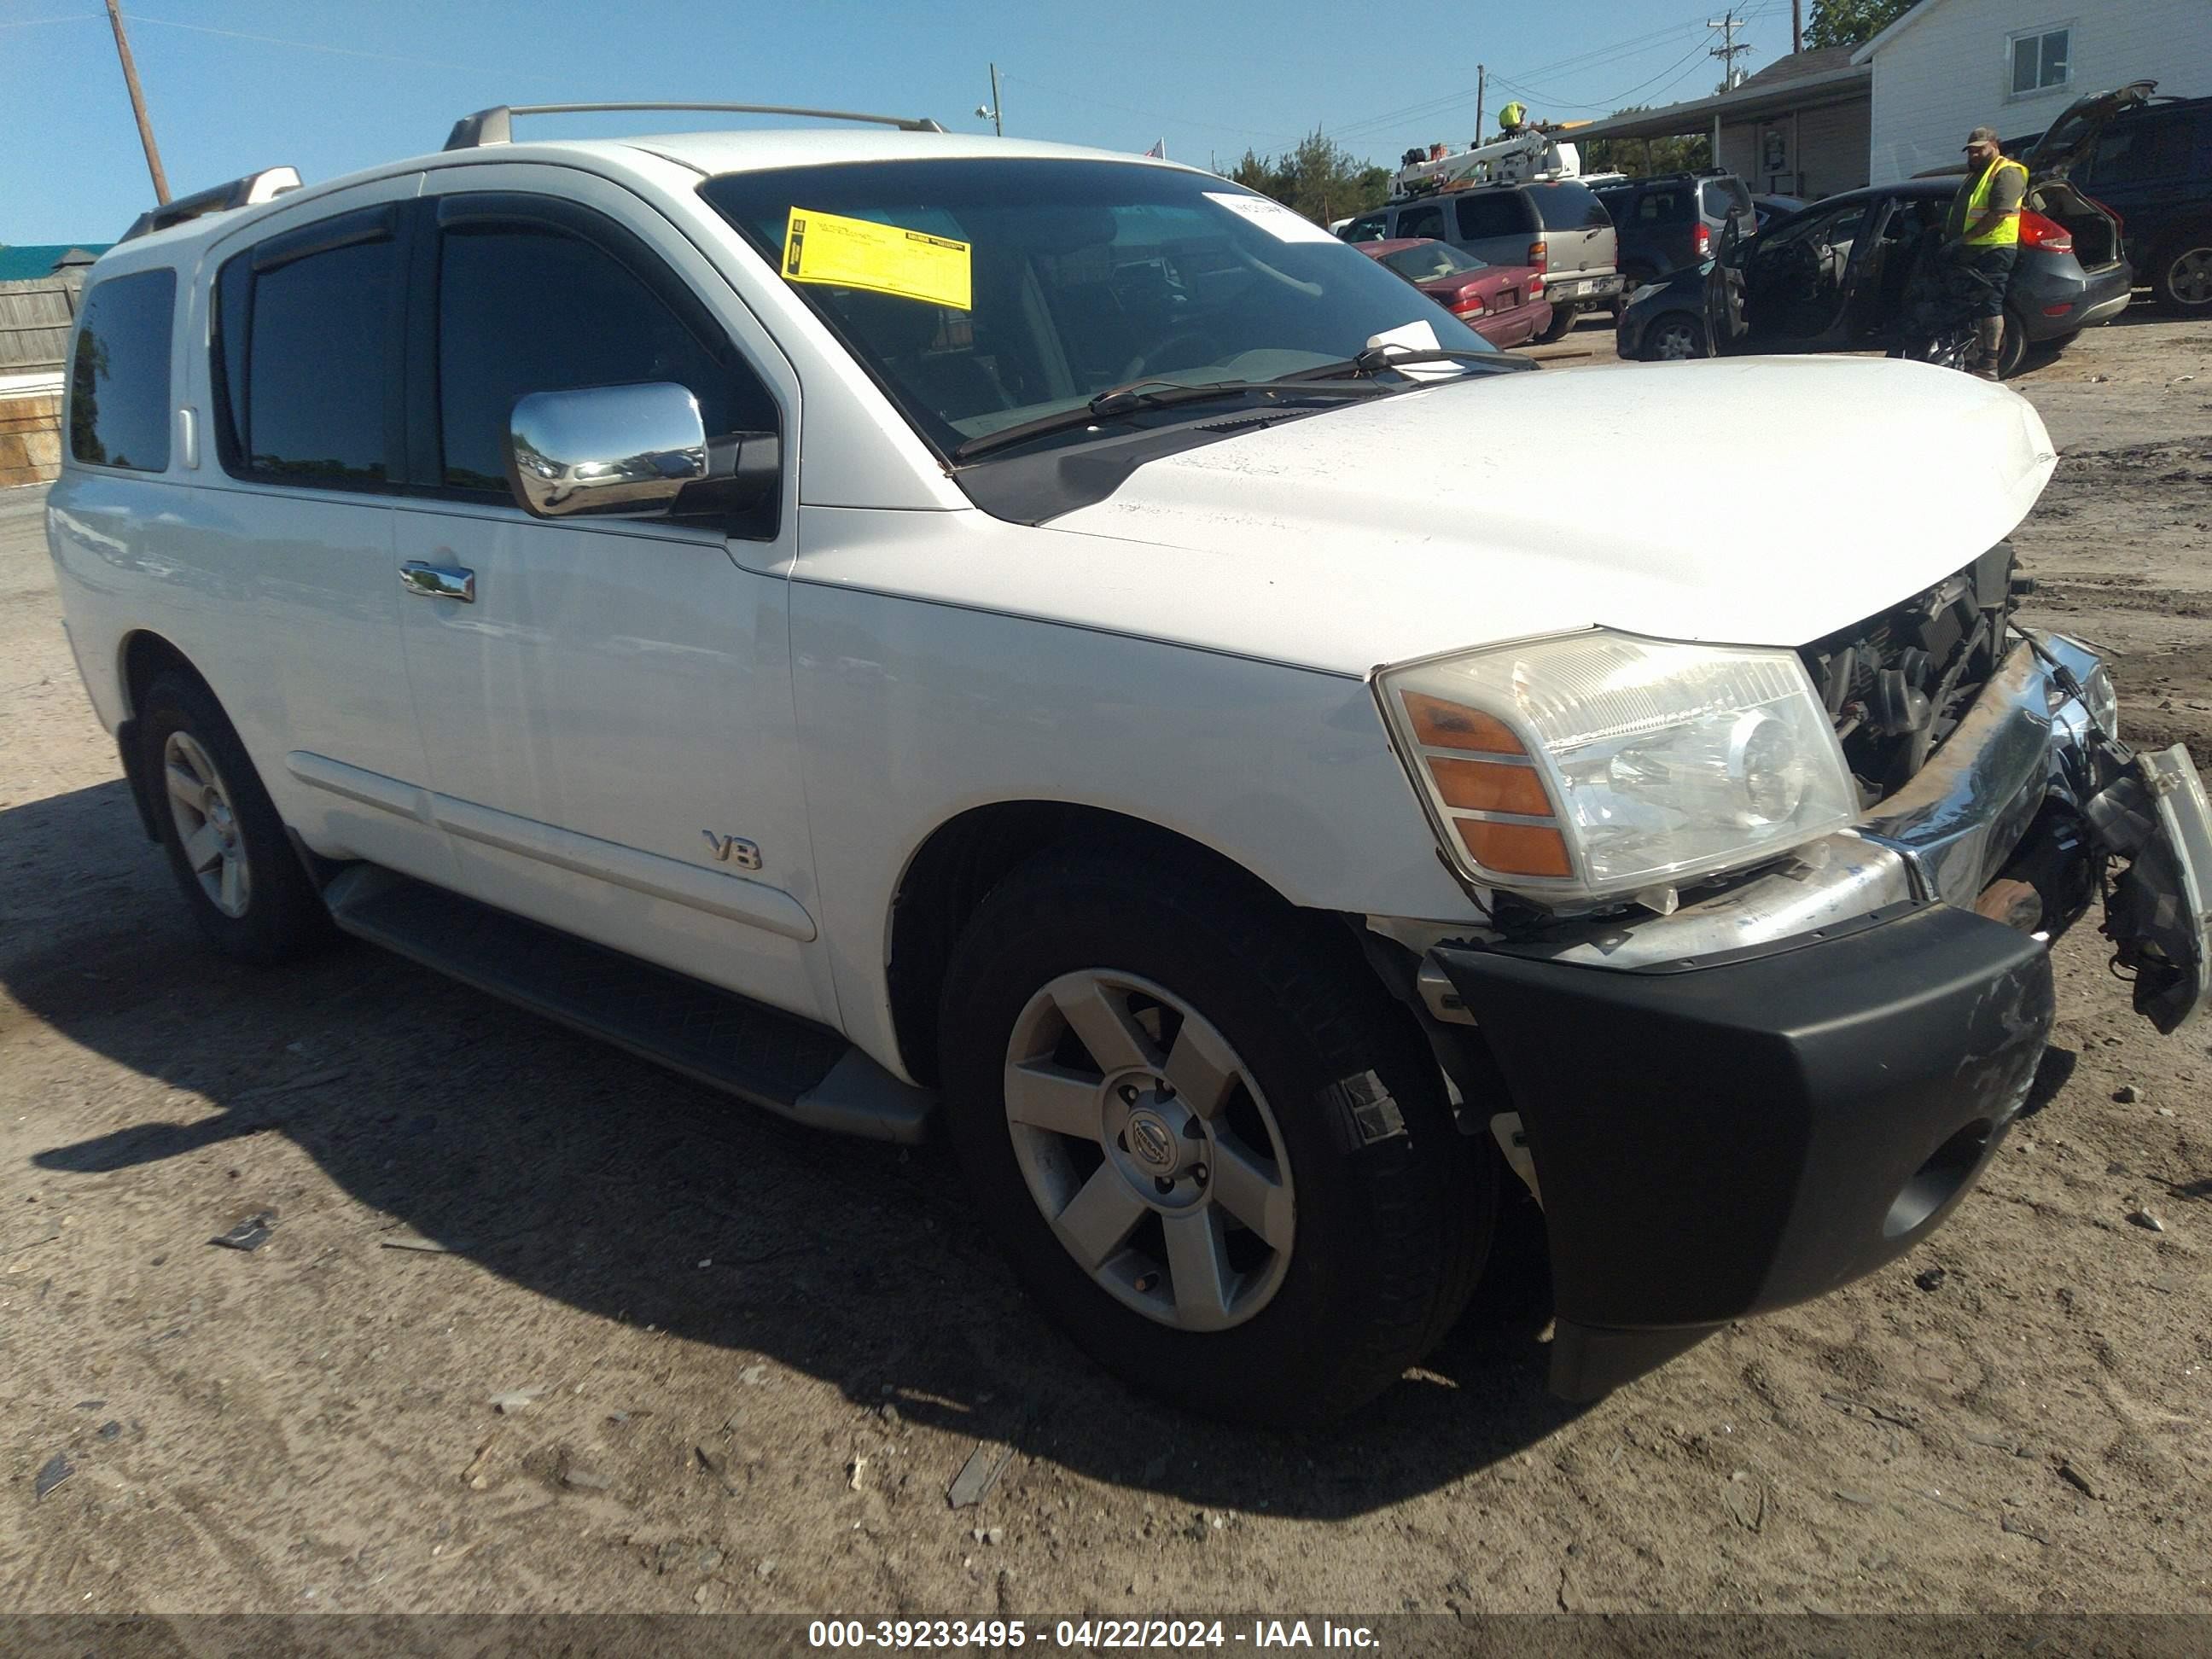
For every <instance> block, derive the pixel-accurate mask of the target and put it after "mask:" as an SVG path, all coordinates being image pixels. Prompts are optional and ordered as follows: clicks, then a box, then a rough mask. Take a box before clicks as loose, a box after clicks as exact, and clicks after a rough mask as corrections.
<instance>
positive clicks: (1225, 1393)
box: [940, 853, 1496, 1426]
mask: <svg viewBox="0 0 2212 1659" xmlns="http://www.w3.org/2000/svg"><path fill="white" fill-rule="evenodd" d="M940 1042H941V1048H940V1052H941V1053H942V1054H943V1055H944V1070H945V1079H944V1080H945V1107H946V1115H947V1119H948V1122H949V1127H950V1129H951V1139H952V1144H953V1148H954V1151H955V1152H956V1153H957V1157H958V1158H959V1160H960V1164H961V1165H962V1168H963V1171H964V1173H965V1175H966V1176H967V1180H968V1183H969V1188H970V1190H971V1192H972V1193H973V1194H974V1195H975V1200H976V1202H977V1205H978V1206H979V1207H980V1208H981V1211H982V1212H983V1217H984V1219H985V1221H986V1222H987V1225H989V1226H990V1228H991V1229H992V1231H994V1233H995V1234H996V1235H997V1237H998V1239H999V1242H1000V1244H1001V1245H1002V1246H1003V1247H1004V1248H1005V1249H1006V1253H1007V1255H1009V1257H1010V1258H1011V1259H1012V1263H1013V1266H1014V1268H1015V1271H1016V1272H1017V1273H1018V1275H1019V1276H1020V1277H1021V1279H1023V1280H1024V1283H1025V1284H1026V1285H1027V1286H1028V1288H1029V1290H1030V1292H1031V1294H1033V1295H1034V1296H1035V1297H1036V1298H1037V1300H1038V1302H1039V1303H1040V1304H1041V1305H1042V1307H1043V1308H1044V1310H1046V1311H1047V1313H1048V1315H1050V1316H1052V1317H1053V1318H1054V1320H1056V1321H1057V1322H1059V1323H1060V1325H1061V1326H1062V1327H1063V1328H1065V1329H1066V1331H1067V1333H1068V1334H1070V1335H1071V1336H1072V1337H1073V1339H1074V1340H1076V1341H1077V1342H1078V1343H1079V1344H1080V1345H1081V1346H1083V1347H1084V1348H1085V1349H1086V1350H1087V1351H1088V1352H1090V1353H1091V1355H1092V1357H1093V1358H1096V1359H1097V1360H1098V1361H1099V1362H1100V1363H1101V1364H1104V1365H1105V1366H1107V1367H1108V1368H1109V1369H1110V1370H1115V1371H1116V1372H1118V1373H1120V1374H1121V1376H1122V1377H1123V1378H1125V1379H1126V1380H1127V1382H1129V1383H1132V1384H1133V1386H1135V1387H1137V1388H1139V1389H1145V1390H1146V1391H1148V1392H1151V1393H1154V1394H1159V1395H1166V1396H1167V1397H1169V1398H1170V1399H1171V1400H1173V1401H1176V1402H1177V1403H1179V1404H1182V1405H1184V1406H1187V1407H1192V1408H1194V1409H1195V1410H1199V1411H1201V1412H1205V1413H1209V1414H1211V1415H1213V1416H1217V1417H1222V1418H1226V1419H1238V1420H1246V1421H1255V1422H1261V1423H1267V1424H1273V1425H1285V1426H1287V1425H1304V1424H1311V1423H1316V1422H1322V1421H1326V1420H1328V1419H1331V1418H1334V1417H1339V1416H1341V1415H1342V1414H1344V1413H1346V1412H1349V1411H1351V1410H1352V1409H1353V1408H1354V1407H1357V1406H1358V1405H1359V1404H1361V1403H1362V1402H1364V1401H1366V1400H1368V1399H1369V1398H1370V1397H1371V1396H1373V1395H1376V1394H1377V1393H1379V1392H1381V1391H1382V1390H1383V1389H1384V1388H1386V1387H1388V1386H1389V1383H1391V1382H1392V1381H1393V1380H1394V1379H1395V1378H1396V1377H1397V1376H1400V1375H1401V1373H1402V1372H1403V1371H1404V1370H1405V1369H1406V1368H1407V1366H1408V1365H1410V1364H1413V1363H1414V1362H1415V1361H1416V1360H1418V1359H1419V1358H1420V1357H1421V1355H1422V1354H1423V1353H1424V1352H1425V1351H1426V1350H1427V1348H1428V1347H1429V1346H1431V1345H1432V1344H1433V1343H1434V1342H1435V1341H1436V1340H1437V1338H1438V1337H1440V1336H1441V1335H1442V1334H1443V1330H1444V1329H1445V1328H1447V1326H1448V1325H1449V1322H1451V1320H1452V1319H1453V1318H1454V1317H1455V1316H1457V1314H1458V1312H1459V1310H1460V1309H1461V1308H1462V1306H1463V1305H1464V1304H1465V1303H1466V1300H1467V1297H1468V1292H1469V1291H1470V1290H1471V1289H1472V1287H1473V1285H1474V1279H1475V1277H1476V1274H1477V1273H1478V1272H1479V1270H1480V1265H1481V1260H1482V1255H1483V1253H1484V1251H1485V1250H1486V1248H1487V1244H1488V1240H1489V1235H1490V1227H1491V1218H1492V1206H1493V1204H1494V1201H1495V1179H1496V1177H1495V1169H1494V1160H1486V1159H1484V1158H1478V1157H1476V1156H1475V1155H1474V1154H1475V1152H1480V1151H1483V1150H1486V1149H1483V1148H1480V1147H1479V1146H1474V1144H1473V1143H1471V1142H1468V1140H1466V1139H1464V1138H1463V1137H1462V1135H1461V1134H1460V1133H1459V1132H1458V1129H1457V1127H1456V1126H1455V1124H1454V1122H1453V1120H1452V1116H1451V1112H1450V1109H1449V1106H1448V1104H1447V1103H1446V1102H1445V1100H1444V1098H1443V1091H1442V1087H1441V1084H1440V1081H1439V1079H1438V1077H1437V1071H1436V1067H1435V1064H1434V1062H1433V1060H1431V1059H1430V1058H1429V1056H1428V1054H1426V1052H1425V1047H1424V1045H1423V1044H1422V1043H1421V1042H1420V1038H1419V1032H1418V1031H1417V1030H1415V1028H1414V1027H1413V1024H1412V1023H1411V1020H1410V1018H1409V1017H1408V1016H1407V1014H1406V1013H1405V1012H1404V1011H1403V1010H1402V1009H1401V1008H1399V1007H1398V1006H1396V1005H1395V1004H1394V1003H1393V1002H1392V1001H1391V1000H1390V999H1389V996H1388V994H1386V993H1385V992H1384V990H1383V987H1382V985H1381V983H1380V981H1379V980H1378V979H1377V978H1376V975H1375V974H1374V973H1373V972H1372V971H1371V970H1370V969H1369V968H1368V966H1367V965H1366V963H1364V961H1362V960H1360V958H1359V957H1358V953H1357V951H1356V950H1353V949H1352V948H1350V944H1349V941H1348V940H1347V939H1346V938H1345V937H1344V936H1343V935H1342V933H1341V932H1340V930H1339V929H1338V928H1337V927H1335V926H1334V924H1331V923H1329V922H1328V921H1320V920H1316V919H1313V918H1310V917H1307V916H1304V915H1301V914H1300V913H1298V912H1296V911H1293V910H1291V909H1290V908H1288V907H1285V906H1282V905H1281V904H1280V903H1279V902H1271V901H1270V900H1269V899H1267V897H1266V896H1261V895H1247V894H1243V893H1239V892H1237V891H1236V890H1234V889H1233V888H1231V887H1228V886H1226V885H1224V884H1217V883H1215V882H1213V881H1212V880H1210V879H1208V878H1206V877H1204V876H1200V875H1194V874H1188V873H1185V872H1182V871H1180V870H1178V869H1176V867H1175V866H1173V865H1172V864H1171V863H1170V864H1169V865H1166V866H1161V865H1158V864H1152V863H1146V862H1139V861H1138V860H1133V859H1122V858H1116V857H1113V856H1109V855H1108V854H1094V853H1068V854H1046V855H1045V856H1043V857H1042V858H1041V859H1040V860H1037V861H1036V862H1035V863H1032V864H1031V865H1030V866H1027V867H1025V868H1024V869H1023V870H1021V871H1020V872H1017V873H1016V874H1015V875H1013V876H1012V877H1010V878H1007V880H1006V882H1005V883H1003V884H1001V885H1000V887H999V888H998V889H997V890H995V891H994V892H993V893H992V895H991V896H989V897H988V898H987V900H986V901H985V902H984V903H983V904H982V906H981V908H979V910H978V911H977V913H976V915H975V919H974V921H972V922H971V924H970V925H969V927H968V929H967V931H966V933H964V934H963V937H962V939H961V941H960V943H959V945H958V946H957V948H956V950H955V952H954V957H953V961H952V963H951V970H950V972H949V974H948V975H947V979H946V984H945V1000H944V1003H943V1010H942V1017H941V1037H940Z"/></svg>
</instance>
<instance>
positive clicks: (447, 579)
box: [399, 559, 477, 605]
mask: <svg viewBox="0 0 2212 1659" xmlns="http://www.w3.org/2000/svg"><path fill="white" fill-rule="evenodd" d="M399 585H400V586H402V587H404V588H405V589H406V590H407V591H408V592H410V593H419V594H421V595H422V597H423V598H424V599H459V601H460V602H461V603H462V604H463V605H474V604H475V603H476V602H477V573H476V572H475V571H473V570H457V569H454V568H452V567H450V566H447V565H436V564H425V563H423V562H422V560H420V559H410V560H408V561H407V562H406V563H405V564H403V565H401V566H400V567H399Z"/></svg>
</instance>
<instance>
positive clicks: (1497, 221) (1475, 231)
mask: <svg viewBox="0 0 2212 1659" xmlns="http://www.w3.org/2000/svg"><path fill="white" fill-rule="evenodd" d="M1456 211H1457V213H1458V215H1459V239H1460V240H1462V242H1479V241H1481V240H1484V239H1485V238H1486V237H1492V236H1522V235H1526V234H1528V232H1529V231H1530V230H1532V229H1534V226H1533V225H1532V224H1531V223H1530V220H1531V219H1532V218H1533V217H1534V215H1532V214H1531V213H1530V212H1529V211H1528V204H1527V203H1525V202H1523V201H1522V198H1521V197H1518V196H1516V195H1515V194H1513V192H1511V191H1498V192H1496V193H1495V194H1493V195H1474V194H1472V193H1470V194H1468V195H1466V196H1462V197H1460V198H1459V204H1458V207H1457V209H1456Z"/></svg>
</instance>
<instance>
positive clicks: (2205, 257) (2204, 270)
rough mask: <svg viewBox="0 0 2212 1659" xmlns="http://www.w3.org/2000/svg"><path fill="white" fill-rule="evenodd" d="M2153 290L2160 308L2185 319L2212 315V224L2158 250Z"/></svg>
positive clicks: (2195, 227)
mask: <svg viewBox="0 0 2212 1659" xmlns="http://www.w3.org/2000/svg"><path fill="white" fill-rule="evenodd" d="M2150 290H2151V294H2152V295H2153V297H2154V298H2155V299H2156V300H2157V301H2158V302H2159V304H2160V305H2161V306H2162V307H2165V308H2166V310H2168V311H2171V312H2175V313H2179V314H2180V315H2182V316H2185V317H2201V316H2203V315H2204V314H2205V313H2207V312H2212V224H2207V225H2193V226H2191V228H2188V229H2187V230H2185V231H2184V232H2182V233H2181V234H2180V235H2179V236H2177V237H2175V238H2174V239H2173V240H2172V241H2170V242H2168V243H2166V246H2163V247H2161V248H2160V249H2159V251H2158V258H2156V259H2154V260H2153V261H2152V263H2151V272H2150Z"/></svg>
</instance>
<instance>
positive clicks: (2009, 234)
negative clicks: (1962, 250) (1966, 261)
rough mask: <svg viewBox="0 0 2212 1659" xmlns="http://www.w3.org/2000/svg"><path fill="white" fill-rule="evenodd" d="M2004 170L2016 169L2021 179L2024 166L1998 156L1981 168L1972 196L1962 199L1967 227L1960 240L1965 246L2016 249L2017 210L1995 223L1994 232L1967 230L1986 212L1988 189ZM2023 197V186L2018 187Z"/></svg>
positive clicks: (1988, 202) (2025, 173)
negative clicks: (1977, 232)
mask: <svg viewBox="0 0 2212 1659" xmlns="http://www.w3.org/2000/svg"><path fill="white" fill-rule="evenodd" d="M2007 167H2015V168H2018V169H2019V172H2020V176H2021V178H2022V179H2026V178H2027V168H2026V167H2022V166H2021V163H2019V162H2018V161H2013V160H2011V159H2010V158H2009V157H2007V156H2002V155H2001V156H1999V157H1998V158H1997V159H1996V161H1992V162H1990V165H1989V166H1988V167H1985V168H1984V169H1983V172H1982V176H1981V177H1980V178H1979V179H1976V180H1975V181H1974V189H1973V193H1972V195H1970V196H1968V197H1966V226H1967V227H1968V228H1966V232H1965V234H1964V236H1963V237H1962V238H1961V240H1963V241H1964V242H1965V243H1966V246H1968V247H2017V246H2020V210H2019V209H2018V208H2015V209H2013V210H2011V211H2010V212H2009V213H2008V214H2006V215H2005V216H2004V217H2003V218H2002V219H2001V220H2000V221H1998V222H1997V228H1996V229H1995V230H1985V231H1983V232H1982V233H1981V234H1978V235H1977V234H1975V233H1974V232H1973V230H1972V228H1971V227H1972V224H1973V222H1974V221H1975V220H1977V219H1978V218H1980V217H1981V216H1982V215H1983V214H1984V213H1986V212H1987V211H1988V210H1989V204H1990V186H1991V185H1995V184H1996V181H1997V174H1998V173H2002V172H2003V171H2004V169H2005V168H2007ZM2026 194H2027V187H2026V186H2025V185H2022V187H2021V195H2022V197H2023V198H2025V197H2026Z"/></svg>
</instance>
